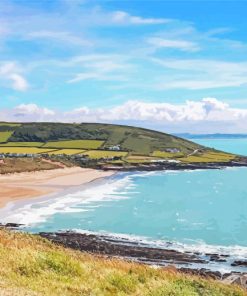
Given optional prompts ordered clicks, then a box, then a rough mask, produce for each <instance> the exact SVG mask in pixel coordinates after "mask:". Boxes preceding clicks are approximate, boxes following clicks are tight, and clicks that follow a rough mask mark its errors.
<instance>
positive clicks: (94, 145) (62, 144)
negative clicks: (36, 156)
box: [43, 140, 104, 149]
mask: <svg viewBox="0 0 247 296" xmlns="http://www.w3.org/2000/svg"><path fill="white" fill-rule="evenodd" d="M103 144H104V141H99V140H68V141H54V142H47V143H46V144H45V145H44V146H43V147H47V148H68V149H71V148H73V149H98V148H100V147H101V146H102V145H103Z"/></svg>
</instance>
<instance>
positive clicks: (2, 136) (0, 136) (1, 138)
mask: <svg viewBox="0 0 247 296" xmlns="http://www.w3.org/2000/svg"><path fill="white" fill-rule="evenodd" d="M12 133H13V132H12V131H6V132H0V143H2V142H6V141H8V139H9V137H10V136H11V135H12Z"/></svg>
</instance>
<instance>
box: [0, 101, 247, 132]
mask: <svg viewBox="0 0 247 296" xmlns="http://www.w3.org/2000/svg"><path fill="white" fill-rule="evenodd" d="M0 120H1V121H21V122H30V121H48V122H50V121H62V122H108V123H125V124H133V123H134V124H136V125H141V126H146V127H154V128H158V129H162V130H166V131H168V132H197V133H198V132H201V133H210V132H213V133H215V132H223V133H227V132H229V133H234V132H238V133H239V132H243V133H244V132H247V109H239V108H232V107H231V106H230V105H229V104H227V103H225V102H223V101H220V100H217V99H216V98H203V99H202V100H200V101H192V100H188V101H186V102H185V103H183V104H170V103H147V102H143V101H136V100H130V101H127V102H126V103H123V104H122V105H118V106H114V107H112V108H95V109H93V108H88V107H81V108H77V109H74V110H71V111H68V112H60V111H56V110H50V109H48V108H44V107H39V106H37V105H35V104H21V105H19V106H16V107H15V108H13V109H5V110H1V111H0Z"/></svg>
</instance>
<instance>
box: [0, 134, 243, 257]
mask: <svg viewBox="0 0 247 296" xmlns="http://www.w3.org/2000/svg"><path fill="white" fill-rule="evenodd" d="M234 141H236V143H237V144H236V143H235V142H234ZM198 142H200V143H202V144H204V145H207V146H213V147H215V148H217V149H223V150H226V151H229V152H237V153H241V154H246V155H247V140H246V139H244V140H243V139H241V140H240V139H237V140H217V141H216V140H200V141H198ZM233 142H234V143H233ZM234 147H236V149H235V148H234ZM246 179H247V168H228V169H223V170H198V171H178V172H171V171H170V172H169V171H168V172H154V173H141V172H137V173H131V174H129V173H119V174H117V175H115V176H112V177H110V178H107V179H104V180H101V181H97V182H95V183H92V184H91V185H90V186H87V187H81V188H77V190H75V191H74V192H69V193H66V194H65V195H63V196H57V197H54V198H52V199H50V198H49V199H37V200H36V201H32V202H31V203H30V202H27V203H26V204H23V203H22V204H14V205H9V206H8V208H6V209H5V210H4V212H3V211H2V212H1V213H0V217H1V218H2V219H1V220H2V221H3V222H4V221H6V222H7V221H9V222H18V223H25V224H27V225H29V228H28V230H30V231H34V232H39V231H56V230H62V229H77V230H80V231H84V230H89V231H93V232H102V231H103V232H107V233H117V234H121V235H125V236H126V235H133V236H138V237H147V238H149V239H152V240H155V241H157V240H158V241H166V242H167V241H169V242H176V243H178V244H182V245H183V246H184V245H186V246H192V245H197V246H199V245H200V246H202V245H203V246H211V247H212V246H213V247H214V246H215V247H217V246H223V247H226V248H229V250H228V251H229V253H231V252H233V250H235V251H236V250H237V251H236V252H241V251H243V252H244V256H247V235H246V229H247V185H246Z"/></svg>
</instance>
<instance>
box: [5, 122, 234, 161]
mask: <svg viewBox="0 0 247 296" xmlns="http://www.w3.org/2000/svg"><path fill="white" fill-rule="evenodd" d="M7 141H8V143H5V144H2V145H1V144H0V147H1V146H2V147H8V146H12V147H23V148H24V147H29V148H30V147H34V148H35V147H40V148H42V149H54V150H60V149H67V150H66V151H65V150H64V153H65V154H67V155H73V154H76V153H78V151H75V153H74V152H73V151H70V149H77V150H90V151H89V152H87V154H88V155H89V157H90V158H93V159H98V158H104V157H112V156H123V157H126V156H127V154H128V155H129V156H131V155H132V156H133V155H138V157H137V158H132V159H131V158H129V159H128V160H127V162H131V161H132V162H136V163H141V162H147V161H148V160H147V157H154V158H164V159H166V158H167V159H178V160H180V161H182V162H186V163H188V162H192V163H193V162H198V163H199V162H205V163H206V162H228V161H231V160H233V159H234V158H235V157H236V156H235V155H230V154H226V153H225V154H224V153H222V152H220V151H214V150H212V149H210V148H207V147H203V146H201V145H198V144H196V143H193V142H191V141H188V140H185V139H182V138H179V137H176V136H173V135H169V134H165V133H162V132H157V131H153V130H148V129H144V128H138V127H131V126H123V125H112V124H100V123H81V124H68V123H22V124H17V125H15V124H13V123H1V124H0V142H7ZM43 143H44V144H43ZM114 145H119V146H120V149H121V151H111V150H110V148H111V147H112V146H114ZM168 148H170V149H174V148H177V149H179V151H180V152H179V153H170V152H166V150H167V149H168ZM97 149H98V150H97ZM123 151H124V152H123ZM125 151H126V152H125ZM197 151H201V152H202V151H203V153H196V152H197ZM79 153H80V152H79ZM56 154H61V152H56V153H55V155H56ZM189 155H190V156H189Z"/></svg>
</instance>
